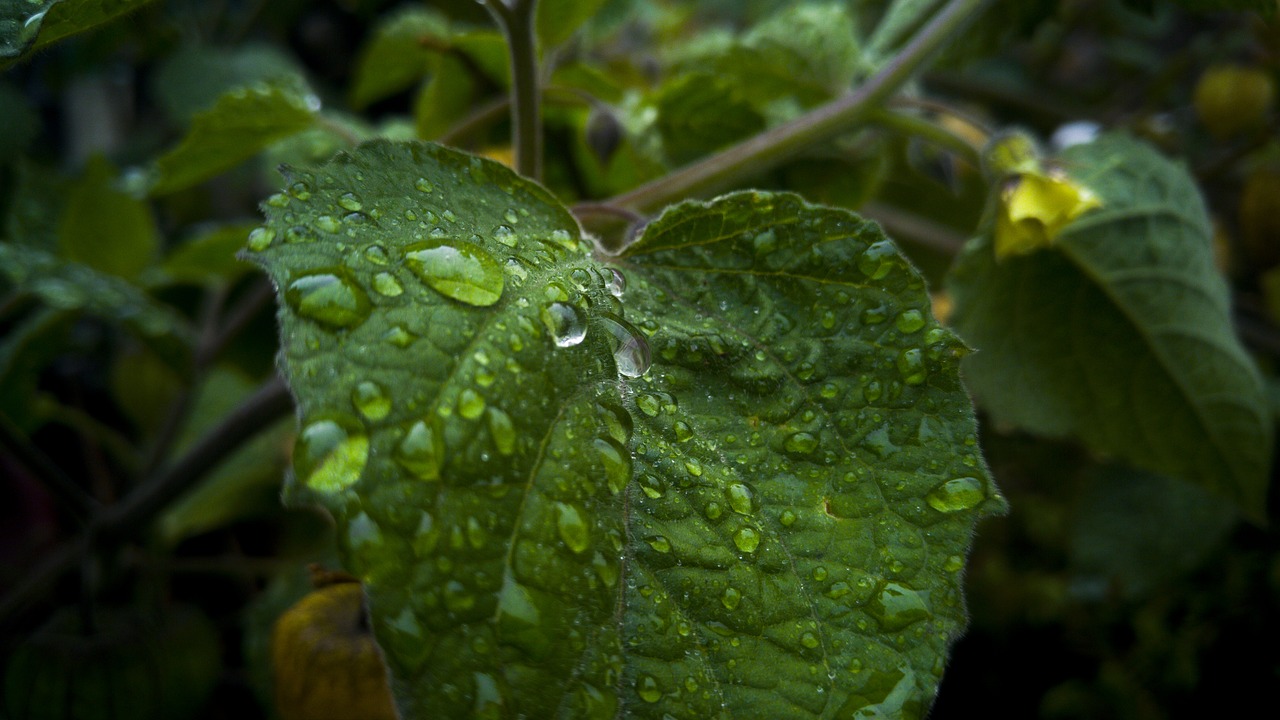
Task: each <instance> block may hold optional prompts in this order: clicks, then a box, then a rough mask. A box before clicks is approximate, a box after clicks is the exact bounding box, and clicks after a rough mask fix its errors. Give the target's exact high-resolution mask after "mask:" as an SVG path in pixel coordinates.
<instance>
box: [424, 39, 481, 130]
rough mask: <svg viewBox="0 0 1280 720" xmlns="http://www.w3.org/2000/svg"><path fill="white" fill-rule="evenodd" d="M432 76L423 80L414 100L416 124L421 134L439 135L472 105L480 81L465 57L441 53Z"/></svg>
mask: <svg viewBox="0 0 1280 720" xmlns="http://www.w3.org/2000/svg"><path fill="white" fill-rule="evenodd" d="M433 65H434V72H433V73H432V74H431V79H430V80H428V81H427V82H425V83H423V85H422V89H421V90H420V91H419V92H418V97H417V99H416V100H415V102H414V108H413V116H414V125H415V127H416V131H417V133H418V137H420V138H437V137H440V136H441V135H443V134H444V133H445V132H447V131H448V130H449V129H450V128H452V127H453V126H454V125H455V124H456V123H457V122H458V121H460V120H461V119H462V118H464V117H466V116H467V113H468V112H470V111H471V109H472V101H473V100H474V95H475V92H476V83H475V81H474V80H472V78H471V75H470V73H468V72H467V67H466V65H465V64H464V63H463V62H462V59H461V58H459V57H457V56H455V55H441V56H440V57H438V58H436V59H435V62H434V63H433Z"/></svg>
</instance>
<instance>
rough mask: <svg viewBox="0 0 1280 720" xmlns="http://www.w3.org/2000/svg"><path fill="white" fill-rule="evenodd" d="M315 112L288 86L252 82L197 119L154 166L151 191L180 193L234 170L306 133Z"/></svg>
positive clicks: (309, 102) (313, 104) (308, 100)
mask: <svg viewBox="0 0 1280 720" xmlns="http://www.w3.org/2000/svg"><path fill="white" fill-rule="evenodd" d="M316 109H317V107H316V102H315V100H314V98H312V97H310V96H307V95H304V94H302V93H300V92H299V91H298V88H297V87H296V85H295V83H292V82H286V81H279V80H277V81H272V82H267V83H258V84H255V85H251V86H248V87H242V88H238V89H236V90H232V91H231V92H229V93H226V94H225V95H223V96H222V97H220V98H219V99H218V102H217V103H216V104H215V105H214V106H213V107H212V108H210V109H209V110H207V111H205V112H202V113H199V114H197V115H196V116H195V119H194V120H193V121H192V124H191V131H190V132H189V133H187V136H186V137H185V138H184V139H183V140H182V142H181V143H180V144H179V145H178V146H177V147H176V148H174V149H172V150H170V151H169V152H167V153H165V154H164V155H162V156H161V157H160V158H159V159H158V160H157V161H156V172H157V179H156V183H155V185H154V186H153V187H152V188H151V192H152V193H153V194H155V195H164V194H166V193H171V192H176V191H178V190H183V189H185V188H188V187H191V186H192V185H195V184H196V183H199V182H202V181H204V180H207V179H209V178H211V177H213V176H214V175H217V174H219V173H221V172H223V171H225V170H229V169H231V168H233V167H235V166H236V165H238V164H240V163H241V162H244V161H245V160H248V159H249V158H251V157H253V156H254V155H257V154H258V152H260V151H261V150H262V149H263V148H265V147H267V146H268V145H269V144H271V143H272V142H274V141H276V140H280V139H282V138H285V137H287V136H289V135H293V134H295V133H299V132H302V131H303V130H306V129H308V128H310V127H311V126H312V124H313V123H314V122H315V117H316Z"/></svg>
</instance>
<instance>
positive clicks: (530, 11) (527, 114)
mask: <svg viewBox="0 0 1280 720" xmlns="http://www.w3.org/2000/svg"><path fill="white" fill-rule="evenodd" d="M484 5H485V7H486V8H488V9H489V13H490V14H491V15H493V17H494V19H495V20H496V21H497V22H498V26H499V27H501V28H502V32H503V34H504V35H506V37H507V48H508V50H509V52H510V53H511V127H512V144H513V145H514V146H515V156H516V171H517V172H519V173H520V174H521V175H524V176H526V177H531V178H533V179H534V180H540V179H541V178H542V105H541V92H540V90H539V89H538V68H539V65H538V42H537V36H536V33H535V27H534V26H535V24H536V20H537V13H536V10H537V5H538V2H537V0H484Z"/></svg>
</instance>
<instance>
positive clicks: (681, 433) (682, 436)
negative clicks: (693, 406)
mask: <svg viewBox="0 0 1280 720" xmlns="http://www.w3.org/2000/svg"><path fill="white" fill-rule="evenodd" d="M671 430H672V431H673V432H675V434H676V440H679V441H680V442H688V441H690V440H692V439H693V428H691V427H689V423H687V422H685V421H683V420H677V421H675V422H674V423H672V425H671Z"/></svg>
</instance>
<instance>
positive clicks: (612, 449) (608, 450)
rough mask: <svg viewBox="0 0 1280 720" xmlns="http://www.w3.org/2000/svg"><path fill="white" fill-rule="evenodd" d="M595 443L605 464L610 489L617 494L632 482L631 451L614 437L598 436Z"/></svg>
mask: <svg viewBox="0 0 1280 720" xmlns="http://www.w3.org/2000/svg"><path fill="white" fill-rule="evenodd" d="M593 445H594V447H595V449H596V452H598V453H599V454H600V462H601V464H603V465H604V477H605V483H606V484H607V485H608V486H609V491H610V492H612V493H613V494H614V495H617V494H618V493H620V492H622V491H623V489H625V488H626V487H627V483H629V482H631V472H632V469H631V453H629V452H627V451H626V450H624V449H623V447H622V445H620V444H619V443H618V441H616V440H614V439H613V438H596V439H595V442H594V443H593Z"/></svg>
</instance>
